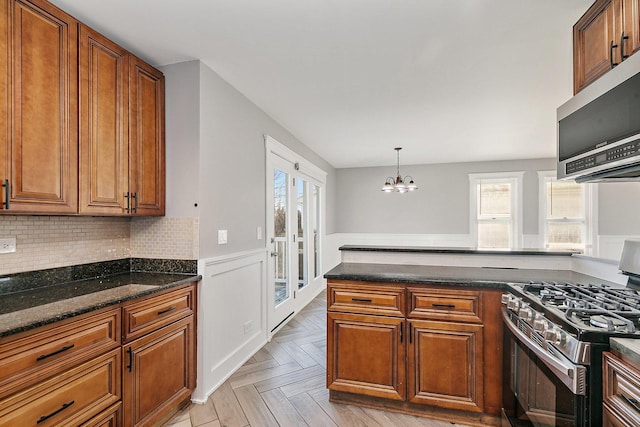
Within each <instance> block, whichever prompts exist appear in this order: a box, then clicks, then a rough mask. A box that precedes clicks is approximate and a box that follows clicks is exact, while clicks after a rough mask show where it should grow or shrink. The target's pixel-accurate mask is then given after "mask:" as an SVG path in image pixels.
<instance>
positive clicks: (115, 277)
mask: <svg viewBox="0 0 640 427" xmlns="http://www.w3.org/2000/svg"><path fill="white" fill-rule="evenodd" d="M114 265H115V264H113V263H112V264H111V265H110V267H111V268H113V266H114ZM128 265H129V264H127V266H128ZM91 267H92V268H95V265H91ZM51 271H53V270H51ZM44 272H46V270H44V271H43V272H34V273H32V274H18V275H15V276H6V277H0V338H1V337H5V336H9V335H12V334H15V333H18V332H22V331H26V330H29V329H33V328H36V327H39V326H43V325H47V324H50V323H54V322H57V321H60V320H63V319H66V318H70V317H74V316H77V315H80V314H83V313H87V312H90V311H93V310H98V309H101V308H104V307H108V306H111V305H116V304H120V303H122V302H124V301H128V300H131V299H134V298H139V297H142V296H145V295H149V294H153V293H156V292H160V291H163V290H165V289H169V288H172V287H176V286H180V285H183V284H186V283H190V282H194V281H198V280H200V279H201V276H199V275H197V274H195V273H192V272H190V273H162V272H135V271H134V272H132V271H126V272H111V274H108V275H104V276H101V277H93V278H83V279H79V280H72V281H60V282H55V281H54V280H51V277H52V276H55V275H54V274H53V273H49V274H45V273H44ZM57 274H58V275H59V274H60V272H59V271H58V272H57ZM43 277H46V279H43ZM29 278H31V282H29Z"/></svg>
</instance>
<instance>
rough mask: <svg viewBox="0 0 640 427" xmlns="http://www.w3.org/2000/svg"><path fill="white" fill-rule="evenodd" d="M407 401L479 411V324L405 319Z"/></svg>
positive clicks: (480, 334)
mask: <svg viewBox="0 0 640 427" xmlns="http://www.w3.org/2000/svg"><path fill="white" fill-rule="evenodd" d="M408 323H409V331H410V338H409V354H408V362H409V363H408V366H409V400H410V401H411V402H414V403H426V404H428V405H433V406H441V407H444V408H452V409H462V410H466V411H482V408H483V387H482V366H483V364H482V330H483V326H482V325H477V324H465V323H449V322H432V321H427V320H409V321H408Z"/></svg>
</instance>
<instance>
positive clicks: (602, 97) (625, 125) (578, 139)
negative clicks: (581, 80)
mask: <svg viewBox="0 0 640 427" xmlns="http://www.w3.org/2000/svg"><path fill="white" fill-rule="evenodd" d="M557 115H558V169H557V175H558V179H575V180H576V181H577V182H600V181H638V180H640V120H639V117H640V57H639V58H635V56H631V57H630V58H628V59H627V60H625V61H624V62H623V63H621V64H620V65H619V66H618V67H616V68H615V69H613V70H611V71H609V72H608V73H607V74H605V75H604V76H602V77H601V78H600V79H598V80H596V81H595V82H594V83H592V84H591V85H589V86H587V87H586V88H585V89H583V90H582V91H581V92H579V93H578V94H577V95H576V96H574V97H573V98H571V99H570V100H569V101H567V102H566V103H565V104H563V105H562V106H560V107H559V108H558V111H557Z"/></svg>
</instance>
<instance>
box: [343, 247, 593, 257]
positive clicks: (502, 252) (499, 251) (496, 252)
mask: <svg viewBox="0 0 640 427" xmlns="http://www.w3.org/2000/svg"><path fill="white" fill-rule="evenodd" d="M340 250H341V251H352V252H410V253H432V254H479V255H483V254H484V255H547V256H549V255H553V256H571V255H573V254H578V253H580V252H579V251H569V250H567V251H561V250H549V249H535V248H531V249H478V248H447V247H429V246H373V245H371V246H369V245H343V246H340Z"/></svg>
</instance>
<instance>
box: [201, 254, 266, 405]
mask: <svg viewBox="0 0 640 427" xmlns="http://www.w3.org/2000/svg"><path fill="white" fill-rule="evenodd" d="M266 266H267V252H266V250H265V249H259V250H254V251H248V252H242V253H236V254H231V255H226V256H222V257H217V258H209V259H202V260H199V261H198V272H199V274H201V275H202V281H201V282H200V289H199V298H198V384H197V387H196V389H195V391H194V393H193V395H192V400H193V401H194V402H197V403H204V402H206V400H207V398H208V397H209V395H211V393H213V392H214V391H215V389H216V388H218V387H219V386H220V385H221V384H222V383H224V381H225V380H226V379H227V378H229V376H231V374H232V373H233V372H235V371H236V370H237V369H238V368H239V367H240V366H242V365H243V364H244V363H245V362H246V361H247V360H248V359H249V358H250V357H252V356H253V355H254V354H255V352H256V351H258V350H259V349H260V348H261V347H262V346H264V345H265V344H266V342H267V336H268V334H267V332H268V331H267V310H266V307H267V304H266V298H267V297H266V294H267V282H266V280H267V279H266V277H267V274H266V271H267V267H266Z"/></svg>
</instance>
